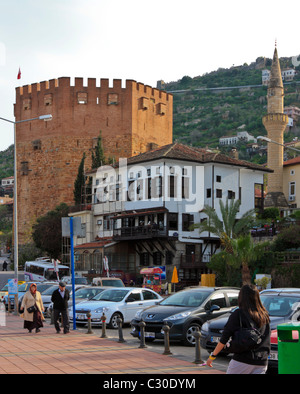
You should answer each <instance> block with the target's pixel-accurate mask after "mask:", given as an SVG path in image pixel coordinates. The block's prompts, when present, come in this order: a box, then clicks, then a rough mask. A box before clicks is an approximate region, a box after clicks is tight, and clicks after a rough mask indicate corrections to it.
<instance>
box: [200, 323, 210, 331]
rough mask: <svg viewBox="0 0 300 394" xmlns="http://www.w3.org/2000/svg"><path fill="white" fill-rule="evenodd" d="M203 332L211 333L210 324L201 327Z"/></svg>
mask: <svg viewBox="0 0 300 394" xmlns="http://www.w3.org/2000/svg"><path fill="white" fill-rule="evenodd" d="M201 331H205V332H208V331H209V324H208V323H204V324H203V326H202V327H201Z"/></svg>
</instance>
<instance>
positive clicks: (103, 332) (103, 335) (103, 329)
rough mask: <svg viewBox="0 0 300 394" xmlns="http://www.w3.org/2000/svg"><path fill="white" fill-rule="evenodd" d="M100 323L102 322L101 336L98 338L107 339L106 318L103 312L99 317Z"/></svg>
mask: <svg viewBox="0 0 300 394" xmlns="http://www.w3.org/2000/svg"><path fill="white" fill-rule="evenodd" d="M101 321H102V335H101V337H100V338H107V335H106V316H105V314H104V312H103V315H102V316H101Z"/></svg>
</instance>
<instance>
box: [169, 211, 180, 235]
mask: <svg viewBox="0 0 300 394" xmlns="http://www.w3.org/2000/svg"><path fill="white" fill-rule="evenodd" d="M168 227H169V230H174V231H178V213H169V215H168Z"/></svg>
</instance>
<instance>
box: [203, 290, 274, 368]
mask: <svg viewBox="0 0 300 394" xmlns="http://www.w3.org/2000/svg"><path fill="white" fill-rule="evenodd" d="M238 304H239V308H238V309H236V310H235V311H234V312H232V313H231V315H230V317H229V319H228V321H227V323H226V325H225V327H224V331H223V333H222V337H221V339H220V342H219V343H218V345H217V346H216V348H215V350H214V351H213V352H212V353H211V355H210V356H209V358H208V360H207V362H206V364H207V365H208V366H209V367H212V362H213V361H214V360H215V358H216V357H217V355H218V353H220V352H221V351H222V350H223V349H224V347H225V346H226V344H229V345H230V339H231V338H232V337H233V335H234V333H235V332H236V331H237V330H238V329H239V328H240V326H241V323H242V327H245V328H250V327H249V326H250V322H252V324H254V326H255V328H256V329H257V330H258V331H259V332H260V335H261V342H260V344H259V345H257V347H255V349H251V350H250V349H249V350H246V351H243V352H236V353H233V357H232V360H231V361H230V363H229V366H228V369H227V374H264V373H266V370H267V367H268V356H269V354H270V350H271V339H270V338H271V330H270V318H269V314H268V312H267V310H266V309H265V308H264V306H263V305H262V302H261V300H260V296H259V291H258V290H257V288H256V286H254V285H244V286H243V287H242V288H241V290H240V293H239V298H238ZM229 349H230V346H229Z"/></svg>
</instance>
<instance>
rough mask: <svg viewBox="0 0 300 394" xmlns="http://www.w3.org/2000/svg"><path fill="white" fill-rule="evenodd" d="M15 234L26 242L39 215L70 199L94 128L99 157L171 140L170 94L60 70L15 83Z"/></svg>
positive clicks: (92, 142)
mask: <svg viewBox="0 0 300 394" xmlns="http://www.w3.org/2000/svg"><path fill="white" fill-rule="evenodd" d="M14 114H15V118H16V121H19V120H25V119H32V118H36V117H38V116H40V115H46V114H51V115H52V117H53V118H52V120H51V121H49V122H44V121H37V120H35V121H29V122H24V123H19V124H17V131H16V149H17V168H18V173H17V178H18V201H19V204H18V205H19V234H20V242H21V243H24V241H25V238H26V237H27V236H28V235H29V233H30V227H31V225H32V224H33V223H34V222H35V220H36V218H37V217H38V216H41V215H43V214H45V213H46V212H48V211H49V210H51V209H53V208H55V206H57V205H58V204H60V203H61V202H65V203H67V204H70V205H71V204H73V189H74V181H75V178H76V176H77V172H78V166H79V163H80V161H81V159H82V156H83V153H84V152H85V153H86V162H85V164H86V166H85V167H86V169H88V168H89V167H90V164H91V150H92V149H93V147H94V146H95V144H96V143H97V138H98V137H99V134H100V131H101V134H102V142H103V148H104V153H105V156H106V157H107V158H108V157H111V158H115V159H116V160H117V159H119V158H120V157H131V156H134V155H137V154H139V153H142V152H145V151H148V150H151V149H153V148H154V147H157V146H163V145H167V144H170V143H172V139H173V96H172V94H168V93H167V92H164V91H161V90H159V89H156V88H152V87H151V86H148V85H144V84H142V83H139V82H136V81H134V80H126V82H125V87H123V86H122V80H120V79H114V80H113V83H112V85H110V83H109V80H108V79H100V85H99V86H98V81H97V79H96V78H88V79H87V81H86V83H84V79H83V78H75V79H74V83H73V84H72V83H71V78H70V77H61V78H58V79H51V80H49V81H43V82H39V83H34V84H31V85H26V86H21V87H18V88H16V101H15V105H14Z"/></svg>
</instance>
